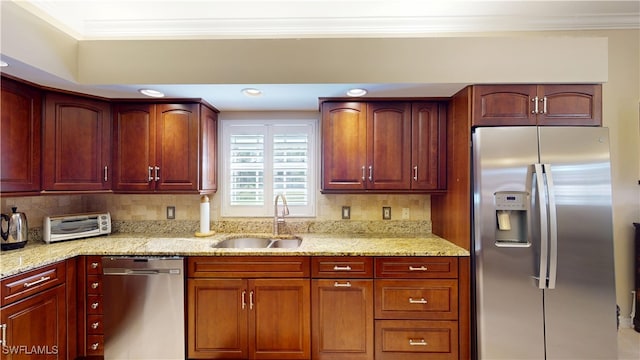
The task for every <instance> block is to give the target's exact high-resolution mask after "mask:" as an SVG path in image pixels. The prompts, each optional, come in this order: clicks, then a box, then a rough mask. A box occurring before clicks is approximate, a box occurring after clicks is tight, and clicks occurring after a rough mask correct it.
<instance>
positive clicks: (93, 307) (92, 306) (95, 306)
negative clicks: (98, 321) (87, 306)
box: [91, 302, 100, 310]
mask: <svg viewBox="0 0 640 360" xmlns="http://www.w3.org/2000/svg"><path fill="white" fill-rule="evenodd" d="M98 306H100V303H97V302H94V303H93V304H91V308H92V309H93V310H95V309H97V308H98Z"/></svg>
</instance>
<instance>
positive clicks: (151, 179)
mask: <svg viewBox="0 0 640 360" xmlns="http://www.w3.org/2000/svg"><path fill="white" fill-rule="evenodd" d="M152 171H153V168H152V167H151V166H149V182H152V181H153V176H151V172H152Z"/></svg>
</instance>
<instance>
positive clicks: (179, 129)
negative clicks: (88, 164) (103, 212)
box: [113, 103, 217, 193]
mask: <svg viewBox="0 0 640 360" xmlns="http://www.w3.org/2000/svg"><path fill="white" fill-rule="evenodd" d="M113 129H114V154H113V159H114V160H113V161H114V183H113V189H114V191H117V192H155V191H160V192H171V193H191V192H200V193H211V192H214V191H215V190H216V189H217V176H216V174H217V173H216V146H217V145H216V144H217V113H216V112H215V111H213V110H212V109H211V108H209V107H207V106H204V105H202V104H198V103H172V104H169V103H158V104H152V103H117V104H116V105H115V108H114V124H113Z"/></svg>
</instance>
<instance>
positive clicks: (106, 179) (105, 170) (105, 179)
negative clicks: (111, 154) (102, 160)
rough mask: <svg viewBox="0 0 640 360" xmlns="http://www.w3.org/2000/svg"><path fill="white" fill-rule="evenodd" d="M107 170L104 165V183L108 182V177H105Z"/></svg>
mask: <svg viewBox="0 0 640 360" xmlns="http://www.w3.org/2000/svg"><path fill="white" fill-rule="evenodd" d="M108 170H109V167H107V166H106V165H105V166H104V182H107V181H109V177H108V176H107V171H108Z"/></svg>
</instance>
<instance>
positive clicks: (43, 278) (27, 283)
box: [23, 276, 51, 288]
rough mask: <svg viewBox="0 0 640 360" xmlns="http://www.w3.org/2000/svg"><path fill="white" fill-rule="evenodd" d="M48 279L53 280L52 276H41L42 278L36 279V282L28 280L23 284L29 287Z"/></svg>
mask: <svg viewBox="0 0 640 360" xmlns="http://www.w3.org/2000/svg"><path fill="white" fill-rule="evenodd" d="M47 280H51V276H42V277H40V279H38V280H36V281H34V282H26V283H24V285H23V286H24V287H25V288H29V287H32V286H34V285H38V284H40V283H43V282H45V281H47Z"/></svg>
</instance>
